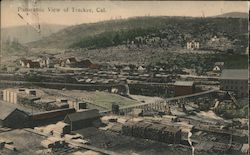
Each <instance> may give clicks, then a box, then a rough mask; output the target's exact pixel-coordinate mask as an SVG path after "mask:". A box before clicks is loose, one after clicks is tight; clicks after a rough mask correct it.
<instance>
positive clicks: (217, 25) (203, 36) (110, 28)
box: [29, 17, 248, 48]
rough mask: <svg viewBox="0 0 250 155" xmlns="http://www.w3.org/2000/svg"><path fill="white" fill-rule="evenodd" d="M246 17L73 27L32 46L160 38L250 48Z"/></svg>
mask: <svg viewBox="0 0 250 155" xmlns="http://www.w3.org/2000/svg"><path fill="white" fill-rule="evenodd" d="M247 32H248V20H247V19H245V18H187V17H138V18H130V19H123V20H113V21H105V22H99V23H94V24H82V25H77V26H72V27H69V28H66V29H64V30H61V31H59V32H58V33H55V34H52V35H51V36H49V37H46V38H44V39H42V40H39V41H37V42H33V43H30V44H29V45H31V46H32V47H56V48H69V47H71V48H102V47H108V46H114V45H118V44H124V43H125V42H127V41H128V40H129V41H131V40H134V39H135V37H146V36H149V37H151V38H152V37H160V38H161V39H166V42H169V45H170V46H171V45H172V46H183V45H185V44H186V41H187V40H188V39H199V40H200V42H201V43H206V41H207V40H209V39H211V37H213V36H218V37H225V38H227V39H228V40H230V41H233V40H234V39H237V40H238V44H241V45H243V46H247V42H245V41H244V40H245V39H246V37H247V36H246V35H245V34H247Z"/></svg>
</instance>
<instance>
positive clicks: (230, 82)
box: [220, 69, 248, 97]
mask: <svg viewBox="0 0 250 155" xmlns="http://www.w3.org/2000/svg"><path fill="white" fill-rule="evenodd" d="M220 89H221V90H224V91H232V92H234V93H235V94H236V96H237V97H247V96H248V70H247V69H244V70H243V69H224V70H223V71H222V73H221V77H220Z"/></svg>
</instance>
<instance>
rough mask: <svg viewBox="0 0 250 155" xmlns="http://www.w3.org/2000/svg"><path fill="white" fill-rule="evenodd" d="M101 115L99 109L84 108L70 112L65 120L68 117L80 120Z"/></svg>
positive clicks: (72, 119)
mask: <svg viewBox="0 0 250 155" xmlns="http://www.w3.org/2000/svg"><path fill="white" fill-rule="evenodd" d="M99 116H100V114H99V110H97V109H84V110H82V111H80V112H75V113H72V114H68V115H67V116H66V117H65V119H64V120H66V119H67V118H68V119H69V120H70V121H79V120H85V119H90V118H96V117H99Z"/></svg>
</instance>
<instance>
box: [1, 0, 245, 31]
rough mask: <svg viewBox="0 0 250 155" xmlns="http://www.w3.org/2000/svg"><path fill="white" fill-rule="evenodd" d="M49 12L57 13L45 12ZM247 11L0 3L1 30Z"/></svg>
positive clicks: (179, 5)
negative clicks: (148, 17) (22, 26)
mask: <svg viewBox="0 0 250 155" xmlns="http://www.w3.org/2000/svg"><path fill="white" fill-rule="evenodd" d="M53 8H54V9H56V10H58V9H59V11H57V12H54V11H49V9H50V10H51V9H53ZM73 8H74V10H73ZM32 9H37V10H32ZM76 10H78V11H76ZM84 11H85V12H84ZM248 11H249V8H248V2H247V1H151V2H150V1H76V0H74V1H58V0H57V1H36V0H28V1H27V0H8V1H7V0H3V1H1V27H10V26H20V25H27V24H30V25H37V24H38V23H39V24H44V23H47V24H59V25H77V24H81V23H93V22H98V21H104V20H111V19H120V18H122V19H124V18H129V17H135V16H193V17H201V16H206V17H207V16H214V15H219V14H221V13H227V12H248Z"/></svg>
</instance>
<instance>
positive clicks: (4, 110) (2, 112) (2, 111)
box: [0, 103, 17, 120]
mask: <svg viewBox="0 0 250 155" xmlns="http://www.w3.org/2000/svg"><path fill="white" fill-rule="evenodd" d="M16 109H17V108H14V107H9V106H6V105H3V104H1V103H0V120H5V119H6V118H7V117H8V116H9V115H10V114H11V113H12V112H14V111H15V110H16Z"/></svg>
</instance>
